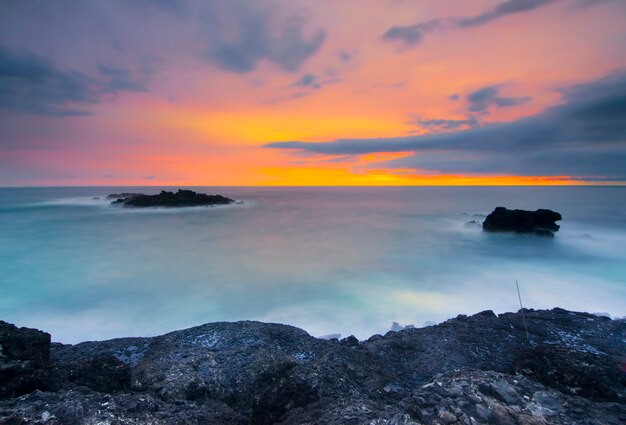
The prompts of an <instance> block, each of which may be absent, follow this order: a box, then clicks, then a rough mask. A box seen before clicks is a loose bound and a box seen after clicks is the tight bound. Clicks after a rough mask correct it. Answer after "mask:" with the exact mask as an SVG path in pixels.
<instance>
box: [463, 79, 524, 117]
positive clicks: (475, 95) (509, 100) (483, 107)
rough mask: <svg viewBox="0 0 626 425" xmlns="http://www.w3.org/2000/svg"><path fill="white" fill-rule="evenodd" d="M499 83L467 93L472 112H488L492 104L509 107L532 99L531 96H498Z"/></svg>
mask: <svg viewBox="0 0 626 425" xmlns="http://www.w3.org/2000/svg"><path fill="white" fill-rule="evenodd" d="M500 87H501V86H499V85H492V86H486V87H483V88H481V89H479V90H476V91H474V92H471V93H470V94H468V95H467V101H468V103H469V110H470V112H479V113H483V112H486V111H487V110H488V109H489V108H490V107H491V106H495V107H499V108H509V107H511V106H518V105H523V104H524V103H528V102H530V101H531V100H532V99H531V98H530V97H529V96H523V97H503V96H498V94H499V92H500Z"/></svg>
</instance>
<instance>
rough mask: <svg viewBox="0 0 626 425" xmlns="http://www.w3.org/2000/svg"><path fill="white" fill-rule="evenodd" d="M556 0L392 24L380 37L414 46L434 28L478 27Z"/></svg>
mask: <svg viewBox="0 0 626 425" xmlns="http://www.w3.org/2000/svg"><path fill="white" fill-rule="evenodd" d="M556 1H558V0H507V1H504V2H502V3H500V4H498V5H497V6H495V7H494V8H492V9H489V10H486V11H485V12H483V13H480V14H478V15H475V16H466V17H454V18H441V19H433V20H430V21H426V22H420V23H417V24H414V25H406V26H394V27H391V28H389V29H388V30H387V31H386V32H385V33H384V34H383V35H382V39H383V40H384V41H392V42H400V43H401V44H403V45H404V46H407V47H411V46H416V45H418V44H419V43H420V42H421V41H422V40H423V39H424V37H425V36H426V34H428V33H431V32H433V31H436V30H439V31H443V30H447V29H451V28H456V29H464V28H472V27H478V26H482V25H486V24H488V23H490V22H493V21H495V20H498V19H501V18H504V17H506V16H509V15H513V14H519V13H524V12H529V11H531V10H534V9H537V8H540V7H543V6H547V5H549V4H551V3H555V2H556Z"/></svg>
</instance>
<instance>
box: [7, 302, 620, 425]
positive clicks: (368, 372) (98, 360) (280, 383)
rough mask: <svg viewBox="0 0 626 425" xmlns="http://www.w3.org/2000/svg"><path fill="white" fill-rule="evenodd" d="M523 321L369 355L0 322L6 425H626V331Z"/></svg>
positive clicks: (398, 339)
mask: <svg viewBox="0 0 626 425" xmlns="http://www.w3.org/2000/svg"><path fill="white" fill-rule="evenodd" d="M524 313H525V317H524V316H522V314H521V312H518V313H505V314H500V315H496V314H494V313H493V312H491V311H484V312H482V313H478V314H475V315H473V316H464V315H460V316H458V317H456V318H454V319H450V320H448V321H446V322H443V323H441V324H439V325H434V326H429V327H425V328H409V329H404V330H401V331H399V332H389V333H387V334H386V335H384V336H383V335H374V336H372V337H371V338H369V339H368V340H366V341H358V340H357V339H356V338H355V337H353V336H350V337H347V338H344V339H341V340H339V339H331V340H322V339H318V338H314V337H312V336H310V335H309V334H308V333H306V332H305V331H303V330H302V329H298V328H295V327H292V326H286V325H278V324H271V323H260V322H247V321H246V322H236V323H226V322H222V323H209V324H206V325H202V326H198V327H194V328H190V329H185V330H181V331H176V332H171V333H168V334H166V335H162V336H157V337H152V338H121V339H114V340H110V341H101V342H83V343H81V344H76V345H63V344H58V343H53V344H50V335H49V334H47V333H45V332H42V331H38V330H35V329H27V328H18V327H15V326H13V325H11V324H9V323H5V322H0V347H2V349H1V351H0V424H1V425H9V424H10V425H15V424H18V425H24V424H50V425H57V424H119V425H122V424H146V423H151V424H197V425H200V424H202V425H211V424H214V425H218V424H219V425H243V424H255V425H256V424H258V425H270V424H282V425H301V424H368V425H410V424H413V425H416V424H424V425H435V424H437V425H444V424H445V425H447V424H459V425H475V424H503V425H504V424H506V425H509V424H515V425H521V424H526V425H540V424H541V425H545V424H567V425H571V424H581V425H582V424H606V425H613V424H615V425H617V424H620V425H621V424H624V423H626V345H624V340H623V338H624V335H625V334H626V322H625V321H624V320H612V319H610V318H607V317H600V316H595V315H592V314H587V313H576V312H571V311H566V310H563V309H559V308H555V309H553V310H536V311H535V310H525V311H524ZM525 325H527V327H528V334H526V331H525Z"/></svg>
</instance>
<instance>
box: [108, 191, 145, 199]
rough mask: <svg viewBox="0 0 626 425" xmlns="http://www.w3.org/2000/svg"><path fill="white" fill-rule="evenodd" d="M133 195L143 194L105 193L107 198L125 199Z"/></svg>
mask: <svg viewBox="0 0 626 425" xmlns="http://www.w3.org/2000/svg"><path fill="white" fill-rule="evenodd" d="M134 196H144V194H143V193H133V192H122V193H111V194H110V195H107V199H126V198H132V197H134Z"/></svg>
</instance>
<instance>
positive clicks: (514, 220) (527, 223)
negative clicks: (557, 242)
mask: <svg viewBox="0 0 626 425" xmlns="http://www.w3.org/2000/svg"><path fill="white" fill-rule="evenodd" d="M561 219H562V217H561V214H559V213H557V212H554V211H551V210H544V209H540V210H537V211H525V210H509V209H506V208H504V207H497V208H496V209H495V210H493V212H492V213H491V214H489V215H488V216H487V218H485V221H484V222H483V230H485V231H487V232H516V233H535V234H537V235H539V236H554V232H556V231H558V230H559V225H558V224H556V222H557V221H559V220H561Z"/></svg>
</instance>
